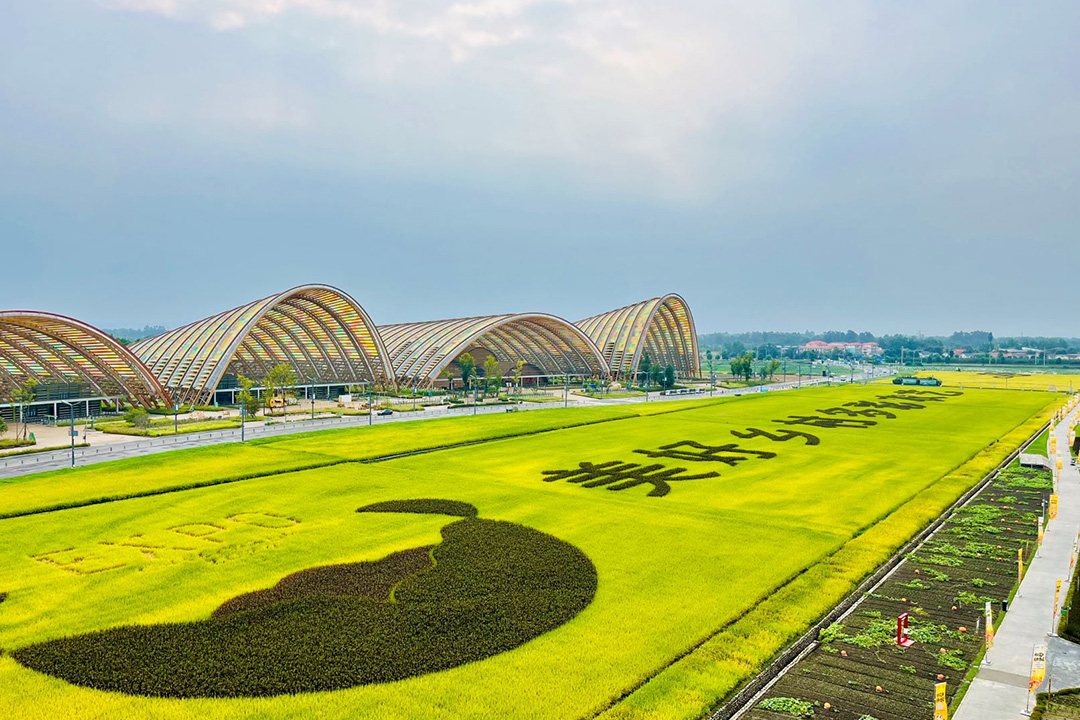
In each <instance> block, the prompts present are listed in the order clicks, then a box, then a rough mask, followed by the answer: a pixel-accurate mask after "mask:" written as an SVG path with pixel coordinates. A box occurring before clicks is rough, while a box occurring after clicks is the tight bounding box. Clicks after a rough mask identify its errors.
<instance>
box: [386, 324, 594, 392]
mask: <svg viewBox="0 0 1080 720" xmlns="http://www.w3.org/2000/svg"><path fill="white" fill-rule="evenodd" d="M379 334H380V335H381V336H382V339H383V341H384V342H385V343H386V349H387V352H389V354H390V364H391V365H392V366H393V368H394V375H395V376H396V377H397V378H398V380H399V381H400V382H402V383H406V384H409V385H420V384H425V383H428V382H431V381H433V380H435V379H436V378H438V377H439V374H440V373H441V372H442V370H443V368H445V367H446V366H447V365H449V364H450V363H451V362H453V361H454V360H455V359H456V358H457V357H458V356H459V355H460V354H461V353H463V352H465V351H467V350H469V349H470V348H473V347H480V348H483V349H485V350H487V351H488V352H490V353H492V354H493V355H494V356H495V359H496V360H499V361H502V362H511V363H513V362H517V361H518V360H524V361H525V362H526V363H529V364H530V365H534V366H535V367H537V368H539V369H540V370H541V372H542V373H543V374H545V375H561V374H563V373H570V374H572V375H585V376H590V377H591V376H602V375H606V374H607V372H608V369H607V363H606V362H604V358H603V357H602V356H601V355H600V352H599V351H598V350H597V348H596V346H595V345H594V344H593V343H592V341H591V340H589V338H588V337H587V336H586V335H585V334H584V333H583V332H581V330H580V329H578V328H577V327H575V326H574V325H573V324H571V323H569V322H567V321H566V320H563V319H562V318H559V317H556V316H554V315H547V314H544V313H522V314H515V315H488V316H484V317H470V318H458V319H454V320H435V321H432V322H420V323H403V324H400V325H382V326H380V327H379Z"/></svg>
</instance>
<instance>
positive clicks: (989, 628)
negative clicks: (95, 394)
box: [986, 600, 994, 650]
mask: <svg viewBox="0 0 1080 720" xmlns="http://www.w3.org/2000/svg"><path fill="white" fill-rule="evenodd" d="M992 647H994V611H993V609H991V607H990V601H989V600H987V601H986V649H987V650H989V649H990V648H992Z"/></svg>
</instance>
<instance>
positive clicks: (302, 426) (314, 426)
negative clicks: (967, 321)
mask: <svg viewBox="0 0 1080 720" xmlns="http://www.w3.org/2000/svg"><path fill="white" fill-rule="evenodd" d="M855 380H856V381H861V377H860V376H856V378H855ZM826 382H828V381H827V380H826V379H823V378H812V379H808V380H804V381H802V382H801V383H799V382H788V383H777V384H775V385H768V386H765V388H760V387H753V388H736V389H731V390H716V391H715V392H713V393H701V394H693V395H672V396H661V395H659V394H658V393H651V394H650V395H649V396H648V399H647V400H646V399H645V398H644V397H634V398H620V399H616V400H593V399H591V398H580V397H577V398H575V397H574V396H571V400H570V402H569V406H570V407H595V406H598V405H627V404H634V403H642V402H671V401H673V400H688V399H700V398H706V397H723V396H734V395H748V394H753V393H758V392H778V391H783V390H791V389H793V388H797V387H807V386H810V385H821V384H825V383H826ZM832 382H833V383H834V384H839V383H838V381H837V379H836V378H833V379H832ZM507 407H508V406H506V405H493V406H491V407H477V408H476V409H475V413H474V411H473V410H474V409H473V408H460V409H453V410H451V409H449V408H446V407H444V408H442V409H435V410H424V411H420V412H403V413H394V414H393V415H385V416H380V415H376V416H374V417H373V418H371V424H373V425H385V424H387V423H396V422H418V421H423V420H429V419H432V418H440V417H450V416H467V415H473V414H476V415H488V414H491V413H503V412H506V411H507ZM514 407H516V408H517V411H521V412H540V411H543V410H550V409H554V408H561V407H563V403H519V404H518V405H516V406H514ZM368 423H369V418H368V416H367V415H360V416H356V415H353V416H346V417H341V418H317V419H315V420H294V421H290V422H287V423H276V424H272V425H260V426H252V427H248V428H246V431H245V439H246V440H252V439H255V438H264V437H276V436H279V435H291V434H293V433H300V432H310V431H312V430H325V429H330V428H339V427H362V426H364V425H367V424H368ZM230 442H240V430H239V429H228V430H214V431H210V432H202V433H190V434H186V435H169V436H164V437H158V438H145V439H139V440H136V441H126V442H122V443H117V444H115V445H97V446H91V447H85V448H75V465H76V466H81V465H92V464H94V463H99V462H105V461H108V460H119V459H121V458H130V457H139V456H142V455H153V454H156V453H161V452H168V451H170V450H180V449H183V448H194V447H203V446H206V445H220V444H222V443H230ZM71 462H72V461H71V451H70V450H52V451H49V452H43V453H32V454H28V455H20V456H15V457H11V458H7V459H5V460H0V478H7V477H16V476H19V475H27V474H29V473H37V472H45V471H47V470H59V469H62V468H66V467H71Z"/></svg>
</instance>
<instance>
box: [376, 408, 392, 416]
mask: <svg viewBox="0 0 1080 720" xmlns="http://www.w3.org/2000/svg"><path fill="white" fill-rule="evenodd" d="M378 414H379V415H393V414H394V411H393V410H391V409H390V408H385V409H384V410H380V411H379V412H378Z"/></svg>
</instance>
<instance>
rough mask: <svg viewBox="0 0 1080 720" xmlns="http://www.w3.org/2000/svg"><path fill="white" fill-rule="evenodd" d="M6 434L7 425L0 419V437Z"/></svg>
mask: <svg viewBox="0 0 1080 720" xmlns="http://www.w3.org/2000/svg"><path fill="white" fill-rule="evenodd" d="M6 432H7V423H6V422H4V418H2V417H0V435H3V434H4V433H6Z"/></svg>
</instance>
